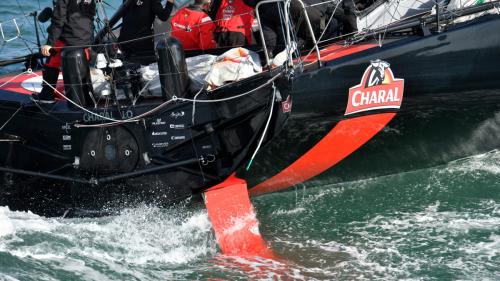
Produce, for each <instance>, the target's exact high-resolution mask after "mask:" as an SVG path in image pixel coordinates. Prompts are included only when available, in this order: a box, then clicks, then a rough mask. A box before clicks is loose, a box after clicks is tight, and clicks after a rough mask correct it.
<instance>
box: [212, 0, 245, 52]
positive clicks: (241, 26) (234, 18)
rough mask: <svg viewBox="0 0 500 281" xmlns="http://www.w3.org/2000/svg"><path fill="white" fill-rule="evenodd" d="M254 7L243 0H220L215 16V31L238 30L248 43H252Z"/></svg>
mask: <svg viewBox="0 0 500 281" xmlns="http://www.w3.org/2000/svg"><path fill="white" fill-rule="evenodd" d="M253 10H254V9H253V8H252V7H250V6H248V5H247V4H245V3H244V2H243V0H221V3H220V6H219V7H218V10H217V14H216V16H215V22H216V24H217V32H228V31H230V32H240V33H243V35H245V38H246V40H247V43H248V44H251V43H252V23H253V20H254V11H253Z"/></svg>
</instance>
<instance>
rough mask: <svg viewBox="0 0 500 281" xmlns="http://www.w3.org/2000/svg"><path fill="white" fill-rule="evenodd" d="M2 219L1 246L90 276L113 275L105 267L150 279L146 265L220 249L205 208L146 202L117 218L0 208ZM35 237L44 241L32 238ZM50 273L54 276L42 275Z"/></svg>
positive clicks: (174, 261) (181, 262) (193, 257)
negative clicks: (61, 215) (46, 215)
mask: <svg viewBox="0 0 500 281" xmlns="http://www.w3.org/2000/svg"><path fill="white" fill-rule="evenodd" d="M0 223H2V226H3V227H2V233H3V235H4V236H1V237H0V251H3V252H7V253H9V254H10V255H12V256H14V257H17V258H19V259H22V260H33V261H37V262H43V263H49V264H51V266H53V267H55V268H56V269H58V270H63V271H68V272H72V274H76V275H81V276H84V279H86V280H107V279H109V277H108V276H107V275H106V273H105V272H106V271H102V270H99V269H97V268H101V267H102V266H104V267H105V268H108V269H109V270H110V271H111V272H112V273H111V274H113V276H114V274H116V273H120V274H125V275H127V276H133V277H134V278H135V279H139V280H145V279H148V278H150V277H148V276H145V275H144V274H143V271H142V270H141V268H147V267H152V266H153V267H154V266H162V265H167V264H170V265H190V264H191V263H192V262H195V261H197V260H200V259H205V258H206V257H210V256H214V255H215V254H216V253H217V244H216V241H215V237H214V235H213V233H212V230H211V224H210V221H209V219H208V215H207V213H206V211H205V210H204V209H201V208H200V209H197V210H190V209H188V208H187V207H183V206H180V207H175V208H171V209H159V208H155V207H148V206H143V207H140V208H136V209H130V210H126V211H124V212H123V213H122V214H121V215H118V216H114V217H104V218H98V219H95V218H93V219H78V218H77V219H52V218H44V217H40V216H37V215H34V214H32V213H26V212H12V211H9V210H8V208H6V207H0ZM7 225H9V227H8V229H7V227H6V226H7ZM33 236H37V237H43V239H44V241H41V242H38V241H37V242H35V243H33V242H28V243H27V241H32V238H31V237H33ZM4 238H5V239H4ZM25 241H26V242H25ZM95 264H99V266H98V267H97V268H96V266H95ZM45 277H47V278H50V276H40V278H45ZM167 277H168V274H163V275H162V278H167ZM172 277H173V276H172ZM167 279H168V278H167Z"/></svg>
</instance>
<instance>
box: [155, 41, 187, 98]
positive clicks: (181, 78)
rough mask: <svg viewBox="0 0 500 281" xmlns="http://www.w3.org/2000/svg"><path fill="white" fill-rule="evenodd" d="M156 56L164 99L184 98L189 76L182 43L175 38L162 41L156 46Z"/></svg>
mask: <svg viewBox="0 0 500 281" xmlns="http://www.w3.org/2000/svg"><path fill="white" fill-rule="evenodd" d="M156 56H157V59H158V71H159V75H160V83H161V91H162V96H163V99H164V100H167V99H170V98H172V97H173V96H177V97H184V96H185V95H186V91H187V90H188V86H189V75H188V70H187V65H186V58H185V56H184V49H183V48H182V45H181V43H180V42H179V41H178V40H177V39H175V38H174V37H167V38H164V39H162V40H160V41H159V42H158V44H157V45H156Z"/></svg>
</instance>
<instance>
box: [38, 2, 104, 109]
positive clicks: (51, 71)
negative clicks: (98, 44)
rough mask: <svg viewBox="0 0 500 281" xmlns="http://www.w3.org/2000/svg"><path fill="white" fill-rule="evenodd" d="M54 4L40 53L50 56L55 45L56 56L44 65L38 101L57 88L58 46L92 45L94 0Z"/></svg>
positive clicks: (52, 94)
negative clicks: (45, 39) (44, 42)
mask: <svg viewBox="0 0 500 281" xmlns="http://www.w3.org/2000/svg"><path fill="white" fill-rule="evenodd" d="M53 6H54V12H53V14H52V18H51V24H50V26H49V28H48V29H47V32H48V38H47V43H46V45H44V46H42V48H41V53H42V55H44V56H47V57H49V56H50V49H52V48H54V50H55V51H56V55H54V56H52V57H49V59H48V60H47V63H46V64H45V65H44V70H43V80H44V81H45V82H46V83H45V82H44V83H43V84H42V85H43V86H42V91H41V93H40V95H39V99H40V101H41V102H44V101H48V102H50V101H53V99H54V90H53V88H55V87H56V84H57V78H58V77H59V68H60V67H61V63H62V62H61V48H62V47H64V46H73V47H77V46H80V47H82V48H86V47H87V46H88V45H90V44H92V40H93V35H94V16H95V11H96V4H95V1H94V0H54V2H53ZM49 85H50V86H49Z"/></svg>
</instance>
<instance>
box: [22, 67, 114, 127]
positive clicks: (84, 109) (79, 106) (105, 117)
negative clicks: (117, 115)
mask: <svg viewBox="0 0 500 281" xmlns="http://www.w3.org/2000/svg"><path fill="white" fill-rule="evenodd" d="M31 73H33V74H34V75H36V76H38V77H42V76H40V75H38V74H37V73H36V72H31ZM42 81H43V82H45V83H46V84H47V85H48V86H49V87H50V88H51V89H53V90H54V91H55V92H56V93H58V94H59V95H60V96H62V97H63V98H64V99H65V100H66V101H68V102H69V103H71V104H73V105H74V106H76V107H78V108H80V109H81V110H83V111H85V112H87V113H89V114H92V115H94V116H97V117H99V118H103V119H106V120H108V121H112V122H117V121H119V120H116V119H113V118H109V117H107V116H102V115H100V114H97V113H95V112H93V111H90V110H88V109H86V108H84V107H83V106H81V105H79V104H78V103H76V102H74V101H73V100H72V99H70V98H68V97H66V96H65V95H64V94H62V93H61V92H59V90H57V89H56V88H55V87H53V86H52V85H50V84H49V83H47V81H45V80H44V79H43V77H42ZM33 101H35V103H37V101H36V100H33Z"/></svg>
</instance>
